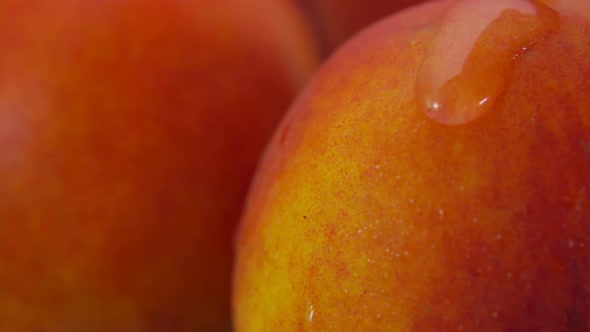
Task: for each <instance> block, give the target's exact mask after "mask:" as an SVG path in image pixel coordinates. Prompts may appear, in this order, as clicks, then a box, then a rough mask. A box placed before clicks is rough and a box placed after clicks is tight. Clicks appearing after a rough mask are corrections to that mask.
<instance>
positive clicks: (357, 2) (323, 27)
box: [296, 0, 425, 54]
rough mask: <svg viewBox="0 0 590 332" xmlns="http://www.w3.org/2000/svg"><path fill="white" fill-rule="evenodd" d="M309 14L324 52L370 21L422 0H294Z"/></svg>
mask: <svg viewBox="0 0 590 332" xmlns="http://www.w3.org/2000/svg"><path fill="white" fill-rule="evenodd" d="M296 1H298V2H299V3H300V4H301V5H302V7H303V8H305V9H306V12H307V13H308V14H309V16H310V18H311V21H312V22H313V23H314V26H315V28H316V30H317V34H318V36H319V37H320V40H321V43H322V46H323V51H324V53H326V54H329V53H331V52H332V51H334V49H336V48H337V47H338V46H340V45H341V44H343V43H344V42H345V41H346V40H348V38H350V37H351V36H352V35H354V34H355V33H357V32H358V31H360V30H361V29H363V28H365V27H367V26H369V25H370V24H372V23H374V22H376V21H378V20H380V19H382V18H384V17H387V16H389V15H391V14H393V13H395V12H397V11H400V10H402V9H404V8H406V7H409V6H411V5H413V4H418V3H420V2H424V1H425V0H296Z"/></svg>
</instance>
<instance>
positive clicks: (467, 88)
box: [416, 0, 559, 124]
mask: <svg viewBox="0 0 590 332" xmlns="http://www.w3.org/2000/svg"><path fill="white" fill-rule="evenodd" d="M438 29H439V31H438V32H437V35H436V37H434V39H433V40H432V42H431V46H430V50H429V52H428V53H427V55H426V57H425V59H424V61H423V63H422V65H421V67H420V70H419V72H418V77H417V80H416V98H417V102H418V103H419V107H421V108H422V109H423V111H424V112H426V114H427V115H428V116H430V117H431V118H433V119H435V120H436V121H439V122H441V123H446V124H462V123H467V122H470V121H473V120H475V119H477V118H478V117H479V116H481V115H483V114H484V113H485V112H487V111H489V110H490V109H492V108H493V107H494V104H495V102H496V101H497V100H498V98H499V96H500V95H501V94H502V93H503V92H504V89H505V87H506V84H507V80H509V79H510V78H511V75H510V72H511V70H513V68H514V66H517V65H518V60H519V59H520V58H521V57H522V55H523V54H524V53H526V52H529V51H530V50H531V49H532V48H533V47H535V46H536V44H538V43H542V42H543V41H544V40H546V39H547V38H549V36H550V34H552V33H555V31H557V29H559V14H558V13H557V12H555V11H554V10H553V9H551V8H550V7H547V6H545V5H543V4H540V3H537V2H530V1H528V0H504V1H494V2H490V1H486V0H479V1H473V0H462V1H459V2H457V3H456V4H455V5H454V6H453V7H452V8H451V9H450V10H449V11H448V12H447V14H446V15H445V17H444V18H443V19H442V22H441V23H440V27H439V28H438Z"/></svg>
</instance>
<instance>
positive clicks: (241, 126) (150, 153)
mask: <svg viewBox="0 0 590 332" xmlns="http://www.w3.org/2000/svg"><path fill="white" fill-rule="evenodd" d="M0 45H1V46H0V48H1V49H2V51H0V330H1V331H23V332H25V331H40V332H44V331H129V332H132V331H228V330H230V325H231V324H230V304H229V298H230V284H231V282H230V273H231V261H232V245H231V240H232V234H233V230H234V226H235V225H236V223H237V220H238V216H239V214H240V209H241V206H242V200H243V198H244V197H245V194H246V190H247V186H248V184H249V180H250V177H251V175H252V172H253V169H254V167H255V164H256V160H257V158H258V156H259V154H260V152H261V151H262V148H263V145H264V144H265V142H266V140H267V139H268V137H269V136H270V135H271V133H272V130H273V129H274V126H275V125H276V123H277V122H278V121H279V119H280V117H281V115H282V114H283V112H284V110H285V109H286V107H287V106H288V104H289V103H290V102H291V99H292V98H293V97H294V95H295V93H296V92H297V91H298V89H299V88H300V87H301V86H302V84H303V82H304V81H305V80H306V78H307V77H308V75H310V73H311V71H312V70H313V68H314V66H315V65H316V62H317V55H316V51H315V49H314V45H313V42H312V40H311V36H310V33H309V31H308V29H307V27H306V26H305V25H304V23H303V21H302V18H301V17H300V13H299V12H297V11H296V9H295V8H294V6H293V5H292V4H289V3H288V2H283V1H266V0H260V1H258V0H256V1H249V2H245V1H206V0H202V1H176V0H172V1H143V0H121V1H115V0H107V1H83V0H80V1H77V0H64V1H57V2H55V1H45V0H32V1H26V2H22V1H12V0H9V1H2V3H1V4H0Z"/></svg>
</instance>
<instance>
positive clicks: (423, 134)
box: [233, 1, 590, 331]
mask: <svg viewBox="0 0 590 332" xmlns="http://www.w3.org/2000/svg"><path fill="white" fill-rule="evenodd" d="M476 2H479V4H478V5H476V7H473V8H471V9H469V10H467V12H468V13H469V14H466V8H467V7H468V6H470V5H471V4H473V3H476ZM496 5H497V6H503V7H497V8H491V7H490V6H496ZM478 6H479V7H478ZM486 6H487V7H486ZM492 12H494V13H496V14H495V16H494V17H490V16H489V14H490V13H492ZM589 14H590V6H589V4H588V2H585V1H552V2H547V4H545V3H543V2H529V1H503V2H502V1H499V2H493V3H492V2H489V1H487V2H486V1H474V2H472V3H468V2H466V1H435V2H429V3H425V4H423V5H420V6H417V7H413V8H412V9H411V10H409V11H404V12H402V13H400V14H398V15H395V16H392V17H390V18H388V19H386V20H384V21H382V22H380V23H379V24H377V25H374V26H373V27H371V28H370V29H368V30H365V31H363V32H361V33H360V34H358V35H357V36H356V37H355V38H354V39H352V40H351V41H349V42H348V43H347V44H346V45H345V46H344V47H342V48H341V49H339V50H338V51H337V52H336V53H335V54H334V55H333V57H332V58H331V59H330V60H329V61H328V62H327V63H326V64H325V65H323V67H322V68H321V69H320V70H319V72H318V73H317V74H316V75H315V76H314V78H313V79H312V81H311V82H310V83H309V84H308V85H307V87H306V88H305V90H304V91H303V92H302V93H301V94H300V96H299V98H298V99H297V101H296V102H295V103H294V105H293V107H292V108H291V109H290V111H289V113H288V114H287V116H286V118H284V120H283V122H282V124H281V126H280V127H279V130H278V131H277V132H276V133H275V135H274V138H273V140H272V143H271V145H270V146H269V147H268V149H267V151H266V154H265V157H264V159H263V161H262V163H261V165H260V168H259V170H258V174H257V178H256V180H255V183H254V185H253V187H252V189H251V194H250V197H249V200H248V203H247V206H246V212H245V214H244V216H243V220H242V225H241V228H240V233H239V236H238V238H237V248H238V250H239V255H238V259H237V263H236V268H235V276H234V294H233V305H234V308H235V314H234V317H235V322H236V327H237V330H238V331H262V330H268V331H274V330H281V331H462V330H463V331H585V330H589V329H590V288H589V287H590V286H589V285H590V197H589V195H590V192H589V191H590V80H589V79H588V78H589V77H590V44H589V42H588V41H589V40H590V21H589V18H590V15H589ZM474 15H475V16H474ZM478 15H479V16H478ZM507 22H511V23H510V24H506V23H507ZM453 29H455V30H453ZM449 31H451V32H453V31H454V33H449ZM474 33H476V34H475V36H473V34H474ZM445 45H446V47H444V46H445ZM506 45H508V46H506ZM510 45H512V46H515V45H516V46H519V47H516V48H511V47H512V46H510ZM445 52H455V53H451V54H447V53H445ZM457 61H460V62H457ZM473 63H479V64H480V66H477V67H473V66H472V64H473ZM425 66H426V67H428V68H430V69H429V70H427V71H425V72H424V71H423V69H424V68H425ZM473 68H476V69H477V70H481V71H480V72H479V73H476V72H475V71H473V70H475V69H473ZM449 73H451V74H452V75H450V74H449ZM447 74H449V75H447ZM445 75H446V76H445ZM441 77H447V78H448V79H449V81H451V80H455V79H456V80H455V81H453V82H452V83H453V84H455V85H454V86H450V87H449V86H446V85H445V86H446V88H448V89H449V90H445V91H446V92H445V93H447V94H444V96H443V94H442V93H441V94H437V93H438V92H440V91H442V90H440V89H439V88H441V84H443V83H445V81H444V80H442V79H441ZM486 82H492V83H493V84H497V85H494V86H493V88H492V89H489V90H486V89H487V88H488V87H489V86H488V85H486V84H485V83H486ZM480 86H481V87H484V88H485V89H483V90H470V89H471V88H472V87H480ZM441 89H442V88H441ZM474 89H475V88H474ZM425 91H427V92H425ZM428 91H430V92H428ZM432 91H435V92H437V93H434V92H432ZM482 91H483V92H482ZM431 92H432V93H431ZM480 93H483V95H481V94H480ZM433 95H434V96H435V97H433V99H432V100H434V101H435V102H430V103H429V105H431V106H432V107H430V108H429V107H425V106H424V105H425V100H426V99H427V98H430V97H429V96H433ZM482 96H483V97H482ZM480 97H481V98H480ZM487 97H489V98H488V99H486V98H487ZM477 98H480V99H477ZM432 100H431V101H432ZM459 101H469V103H465V104H462V103H460V102H459ZM473 101H478V102H477V103H473ZM444 102H449V103H446V104H445V103H444ZM433 105H435V106H433ZM440 105H451V106H449V107H448V108H446V111H445V112H439V113H437V112H435V111H433V110H436V109H442V107H443V106H440ZM457 105H463V106H462V108H459V107H456V106H457ZM465 105H467V106H465ZM482 107H483V108H482ZM459 111H460V112H459ZM458 112H459V113H461V112H462V113H461V114H462V115H461V116H458V115H457V114H458ZM465 114H467V116H464V115H465ZM455 116H458V117H455Z"/></svg>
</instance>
